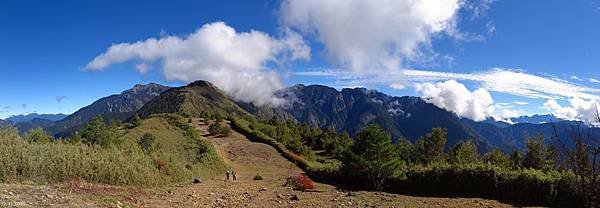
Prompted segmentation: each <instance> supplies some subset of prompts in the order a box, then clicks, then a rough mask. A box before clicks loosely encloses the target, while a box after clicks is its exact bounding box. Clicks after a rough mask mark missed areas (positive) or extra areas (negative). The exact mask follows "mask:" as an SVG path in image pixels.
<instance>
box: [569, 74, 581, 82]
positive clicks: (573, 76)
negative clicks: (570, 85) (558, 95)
mask: <svg viewBox="0 0 600 208" xmlns="http://www.w3.org/2000/svg"><path fill="white" fill-rule="evenodd" d="M571 79H574V80H577V81H583V79H581V78H579V77H578V76H575V75H572V76H571Z"/></svg>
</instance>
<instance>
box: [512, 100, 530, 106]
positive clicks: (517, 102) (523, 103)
mask: <svg viewBox="0 0 600 208" xmlns="http://www.w3.org/2000/svg"><path fill="white" fill-rule="evenodd" d="M513 103H514V104H515V105H529V103H528V102H522V101H514V102H513Z"/></svg>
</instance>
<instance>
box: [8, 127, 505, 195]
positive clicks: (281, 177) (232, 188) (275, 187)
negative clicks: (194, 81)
mask: <svg viewBox="0 0 600 208" xmlns="http://www.w3.org/2000/svg"><path fill="white" fill-rule="evenodd" d="M193 124H194V125H195V126H196V127H197V128H198V129H199V130H200V131H202V132H204V133H205V134H206V133H207V132H206V131H207V128H208V125H207V124H205V123H204V122H201V121H200V120H198V119H194V120H193ZM206 138H207V139H208V140H209V141H211V142H212V143H213V144H214V146H215V147H216V149H217V151H218V153H219V155H221V157H222V158H223V159H224V161H225V162H226V163H227V164H228V165H229V166H230V167H231V169H232V170H234V171H236V172H237V177H238V180H237V181H225V180H224V179H225V175H224V174H223V175H222V176H221V177H216V178H214V179H204V180H203V182H202V183H198V184H192V183H191V182H190V183H189V184H185V185H179V186H172V187H166V188H155V189H139V188H128V187H118V186H109V185H101V184H91V183H86V182H78V181H75V182H69V183H63V184H58V185H46V186H44V187H43V188H39V187H36V186H31V185H22V184H13V185H10V184H4V185H3V184H0V189H3V190H9V191H10V190H24V191H13V192H11V195H10V196H7V195H2V192H1V191H2V190H0V207H3V205H7V204H1V203H2V200H3V199H7V198H6V197H4V196H7V197H12V199H20V200H21V201H19V200H13V201H12V202H19V203H24V204H26V207H27V206H33V207H37V206H40V205H41V206H54V207H510V205H507V204H502V203H500V202H498V201H494V200H485V199H478V198H468V199H465V198H434V197H412V196H404V195H397V194H389V193H382V192H367V191H359V192H354V193H351V194H349V192H347V191H343V190H339V189H337V188H336V187H333V186H330V185H327V184H319V183H317V188H316V191H313V192H301V191H295V190H292V189H291V188H290V187H284V186H283V184H284V183H285V181H286V178H287V177H289V176H294V175H298V174H300V173H302V170H300V169H299V168H298V167H297V166H295V165H294V164H292V163H291V162H289V161H288V160H286V159H285V158H283V157H282V156H281V155H280V154H279V153H278V152H277V151H276V150H275V149H274V148H272V147H270V146H268V145H266V144H262V143H256V142H251V141H250V140H248V139H247V138H246V137H245V136H243V135H241V134H239V133H237V132H235V131H232V134H231V135H229V136H227V137H212V136H206ZM256 174H260V175H261V176H262V177H263V179H264V180H253V178H254V176H255V175H256ZM5 192H6V191H5ZM32 195H33V196H41V198H42V199H43V200H46V201H49V202H47V203H46V202H40V201H35V200H34V201H28V197H27V196H32ZM293 197H294V198H295V197H297V199H298V200H294V199H292V198H293ZM19 205H21V204H19Z"/></svg>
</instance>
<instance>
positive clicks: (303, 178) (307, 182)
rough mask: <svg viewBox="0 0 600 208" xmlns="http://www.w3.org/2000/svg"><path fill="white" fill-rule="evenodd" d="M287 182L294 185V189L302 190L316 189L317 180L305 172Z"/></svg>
mask: <svg viewBox="0 0 600 208" xmlns="http://www.w3.org/2000/svg"><path fill="white" fill-rule="evenodd" d="M287 184H288V185H292V187H294V189H296V190H301V191H306V190H310V189H315V187H316V185H315V182H314V181H313V180H312V179H310V178H309V177H308V176H307V175H306V174H304V173H303V174H300V175H298V176H295V177H290V178H289V179H288V183H287Z"/></svg>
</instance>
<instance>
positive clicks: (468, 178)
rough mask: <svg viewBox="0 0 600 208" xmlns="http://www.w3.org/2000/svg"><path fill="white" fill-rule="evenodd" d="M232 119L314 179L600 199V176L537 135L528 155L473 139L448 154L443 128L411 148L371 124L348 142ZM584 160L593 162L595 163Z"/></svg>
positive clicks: (521, 198)
mask: <svg viewBox="0 0 600 208" xmlns="http://www.w3.org/2000/svg"><path fill="white" fill-rule="evenodd" d="M232 123H233V125H234V127H235V128H236V129H238V131H240V132H242V133H244V134H246V135H247V136H248V137H249V138H251V139H253V140H255V141H259V142H263V143H266V144H269V145H272V146H274V147H275V148H276V149H277V150H278V151H279V152H281V153H282V154H283V155H284V156H285V157H286V158H288V159H289V160H291V161H293V162H295V163H296V164H298V165H299V166H300V167H301V168H302V169H303V170H304V171H306V172H307V173H308V174H309V175H310V176H311V177H312V178H315V179H318V180H319V181H327V182H330V183H331V182H336V183H343V184H345V185H350V186H353V187H362V188H367V189H373V190H386V191H389V192H394V193H402V194H419V195H426V196H453V197H485V198H493V199H501V200H508V201H514V202H520V203H525V204H529V205H546V206H554V205H569V206H573V205H578V206H584V205H585V206H588V207H594V206H595V205H596V203H597V202H598V201H596V198H595V197H596V194H597V193H598V191H597V189H596V188H590V187H597V186H598V182H599V181H598V179H597V177H594V176H597V174H598V173H597V172H584V173H583V172H579V173H578V172H576V171H577V169H576V168H577V167H576V166H574V165H577V164H574V162H576V161H573V160H572V158H566V159H561V157H559V156H558V154H559V152H558V151H557V148H556V146H553V145H550V146H548V145H546V144H545V143H544V138H543V137H542V136H541V135H539V136H537V137H532V138H529V139H528V142H527V148H526V150H525V152H519V151H518V150H515V151H514V152H512V153H511V154H510V155H507V154H505V153H503V152H502V151H500V150H499V149H494V150H492V151H489V152H486V153H485V154H483V155H480V154H479V153H478V152H479V151H478V150H477V145H475V144H474V142H473V141H466V142H462V143H458V144H456V145H455V146H454V147H453V148H452V149H450V150H449V151H448V152H445V151H444V146H445V144H446V130H445V129H442V128H434V129H432V131H431V133H429V134H427V135H424V136H422V137H420V138H419V139H418V140H417V142H416V143H415V144H414V145H413V144H410V143H408V142H404V141H400V142H398V143H396V144H393V143H392V139H391V137H390V135H389V134H388V133H386V132H385V131H384V130H383V129H381V128H380V127H378V126H376V125H371V126H368V127H366V128H364V129H363V130H362V131H361V132H359V133H358V134H357V136H356V137H355V138H353V139H352V140H350V138H349V137H347V136H345V135H344V134H335V133H334V134H329V133H327V131H326V130H325V131H321V130H319V129H311V128H308V127H307V126H306V125H300V124H295V123H293V122H283V123H281V122H276V121H262V122H261V121H258V120H250V121H248V120H245V119H240V118H236V119H233V122H232ZM328 134H329V135H328ZM567 151H573V150H567ZM324 158H327V159H326V160H325V159H324ZM580 162H582V161H580ZM583 162H585V165H586V166H587V165H590V166H589V167H592V166H591V165H592V164H593V162H594V161H593V160H592V158H589V159H585V161H583ZM586 170H588V169H586ZM589 170H590V171H592V169H589ZM357 179H360V180H357Z"/></svg>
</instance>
